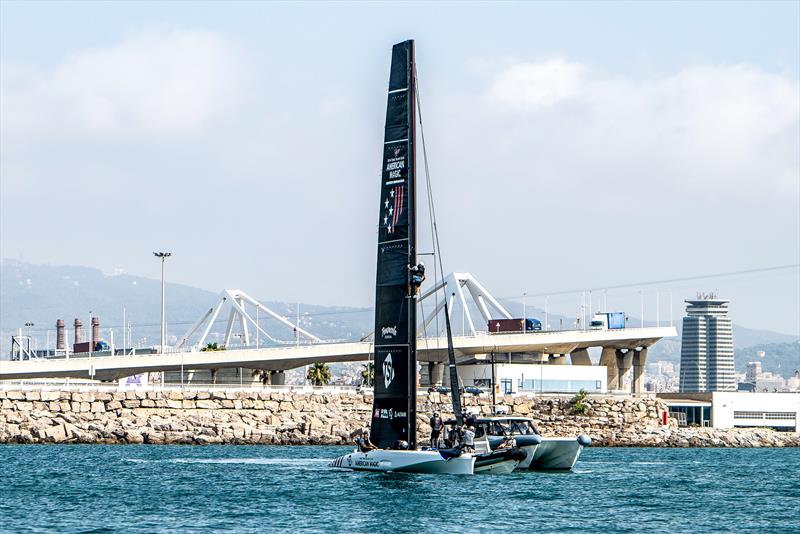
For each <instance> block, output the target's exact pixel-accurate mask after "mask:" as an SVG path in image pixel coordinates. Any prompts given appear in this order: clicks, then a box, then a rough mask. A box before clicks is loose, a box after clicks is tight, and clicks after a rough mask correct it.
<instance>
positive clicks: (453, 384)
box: [413, 64, 463, 425]
mask: <svg viewBox="0 0 800 534" xmlns="http://www.w3.org/2000/svg"><path fill="white" fill-rule="evenodd" d="M413 69H414V70H413V75H414V81H415V82H416V81H417V70H416V64H414V65H413ZM414 87H415V90H414V93H415V95H414V96H415V98H416V102H417V109H418V113H417V114H418V115H419V131H420V137H422V157H423V161H424V164H425V181H426V184H427V186H428V209H429V210H430V214H431V223H432V226H433V230H432V233H433V239H434V243H433V246H434V252H435V253H436V255H437V257H438V258H439V272H440V274H441V276H442V293H443V298H444V308H443V310H444V324H445V330H446V331H447V354H448V363H449V365H448V367H449V368H450V388H451V395H452V397H453V398H452V402H453V413H454V415H455V418H456V422H457V423H458V424H459V425H461V424H462V422H463V420H462V412H461V410H462V406H463V402H462V398H461V392H460V390H459V387H458V372H457V371H456V368H455V364H456V358H455V352H454V350H453V337H452V328H451V325H450V313H449V312H450V310H449V307H448V306H447V285H446V284H445V281H444V267H443V261H442V248H441V245H440V244H439V228H438V225H437V224H436V207H435V206H434V203H433V187H432V186H431V177H430V168H429V166H428V149H427V146H426V144H425V128H424V127H423V125H422V106H421V105H420V98H419V88H418V84H417V83H415V84H414ZM435 273H436V263H435V262H434V277H435ZM434 287H435V286H434ZM438 317H439V314H436V319H437V328H438ZM438 339H439V336H437V348H438Z"/></svg>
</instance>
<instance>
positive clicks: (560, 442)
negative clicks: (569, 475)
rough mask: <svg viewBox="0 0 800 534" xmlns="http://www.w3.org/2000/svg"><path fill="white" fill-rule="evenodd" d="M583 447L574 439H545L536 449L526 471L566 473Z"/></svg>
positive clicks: (543, 438) (576, 459)
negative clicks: (539, 470) (538, 470)
mask: <svg viewBox="0 0 800 534" xmlns="http://www.w3.org/2000/svg"><path fill="white" fill-rule="evenodd" d="M582 450H583V445H581V444H580V443H578V440H577V439H575V438H546V437H542V442H541V443H540V444H539V446H538V447H537V448H536V452H535V453H534V455H533V460H532V461H531V463H530V464H529V465H528V469H541V470H546V471H568V470H570V469H572V467H573V466H574V465H575V462H577V461H578V458H579V457H580V455H581V451H582Z"/></svg>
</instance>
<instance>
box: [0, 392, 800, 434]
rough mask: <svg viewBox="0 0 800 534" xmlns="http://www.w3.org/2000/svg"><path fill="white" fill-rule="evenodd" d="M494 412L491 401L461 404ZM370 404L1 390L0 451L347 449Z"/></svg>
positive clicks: (549, 421)
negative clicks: (65, 446)
mask: <svg viewBox="0 0 800 534" xmlns="http://www.w3.org/2000/svg"><path fill="white" fill-rule="evenodd" d="M497 401H498V406H499V409H500V410H502V411H504V412H506V413H508V414H509V415H518V416H524V417H530V418H532V419H534V420H535V421H536V424H537V426H538V427H539V430H540V431H541V433H542V434H543V435H545V436H577V435H579V434H587V435H589V436H590V437H591V438H592V441H593V444H594V445H595V446H610V447H615V446H616V447H637V446H644V447H784V446H800V435H798V434H793V433H781V432H773V431H771V430H766V429H752V430H714V429H692V428H678V427H677V424H676V422H675V421H673V420H670V421H669V425H667V427H663V426H662V425H661V416H662V413H663V412H664V410H666V406H665V405H664V404H663V403H662V402H661V401H660V400H658V399H655V398H631V397H614V396H609V397H594V396H593V397H589V398H587V399H586V400H585V401H584V403H585V405H586V407H585V410H583V411H582V413H576V409H575V406H574V404H573V403H572V401H571V400H570V399H568V398H563V397H535V398H530V397H499V398H498V399H497ZM465 404H466V407H467V409H469V410H470V411H477V412H480V413H482V414H486V415H488V414H490V413H491V400H490V399H488V398H485V397H470V396H468V397H467V398H466V399H465ZM371 407H372V396H371V395H366V394H359V393H355V392H348V393H316V392H315V393H299V392H290V391H275V390H269V389H263V390H211V391H209V390H190V389H185V390H180V389H173V390H151V391H142V390H137V391H110V390H108V391H105V390H101V389H96V390H79V391H66V390H61V391H58V390H47V389H42V390H0V443H109V444H111V443H113V444H122V443H153V444H289V445H318V444H331V445H342V444H350V443H351V442H352V437H351V436H352V435H353V433H354V432H355V431H356V430H358V429H360V428H363V427H364V426H365V425H366V424H368V422H369V419H370V411H371ZM418 410H419V420H418V428H419V432H420V439H421V440H426V439H427V438H428V436H429V429H428V425H427V416H428V415H429V414H430V413H432V412H433V411H434V410H436V411H439V412H441V413H442V414H443V416H444V417H448V416H449V415H451V413H450V399H449V396H447V395H440V394H438V393H428V394H424V395H420V396H419V398H418Z"/></svg>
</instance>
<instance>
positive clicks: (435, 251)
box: [413, 63, 447, 350]
mask: <svg viewBox="0 0 800 534" xmlns="http://www.w3.org/2000/svg"><path fill="white" fill-rule="evenodd" d="M413 75H414V95H413V97H414V100H415V101H416V103H417V117H418V119H419V133H420V138H421V139H422V159H423V165H424V166H425V191H426V194H427V197H428V218H429V220H430V230H431V245H432V246H433V247H434V249H433V287H436V286H437V285H439V273H438V272H437V271H436V262H437V260H438V262H439V267H440V269H439V270H440V271H441V273H442V282H443V283H444V271H443V269H441V265H442V257H441V254H439V252H440V251H439V250H438V249H437V247H436V243H437V242H438V237H437V234H436V212H435V211H434V208H433V191H432V188H431V177H430V169H429V167H428V149H427V145H426V144H425V128H424V127H423V125H422V103H421V100H420V97H419V78H418V77H417V65H416V63H415V64H414V65H413ZM414 126H416V125H414ZM442 294H443V295H444V299H445V302H447V291H446V289H445V287H444V286H442ZM433 304H434V308H433V310H434V311H433V313H434V314H435V315H434V318H433V319H434V321H436V349H437V350H438V349H439V348H440V347H439V339H440V336H439V312H438V311H437V310H438V309H439V292H438V291H434V295H433ZM422 321H423V324H425V322H426V321H425V314H424V313H423V315H422ZM425 331H426V332H427V328H426V329H425Z"/></svg>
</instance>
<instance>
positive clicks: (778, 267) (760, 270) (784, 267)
mask: <svg viewBox="0 0 800 534" xmlns="http://www.w3.org/2000/svg"><path fill="white" fill-rule="evenodd" d="M798 267H800V263H792V264H788V265H776V266H772V267H760V268H757V269H744V270H742V271H729V272H724V273H713V274H700V275H696V276H685V277H682V278H667V279H664V280H651V281H649V282H637V283H633V284H619V285H614V286H601V287H586V288H581V289H571V290H562V291H552V292H550V293H536V294H533V295H528V296H529V297H547V296H553V295H569V294H572V293H580V292H581V291H598V290H603V289H625V288H628V287H640V286H654V285H660V284H669V283H673V282H686V281H689V280H703V279H705V278H723V277H727V276H736V275H739V274H754V273H764V272H770V271H782V270H787V269H797V268H798ZM501 298H502V299H504V300H517V299H520V298H521V297H519V296H517V295H515V296H512V297H501Z"/></svg>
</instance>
